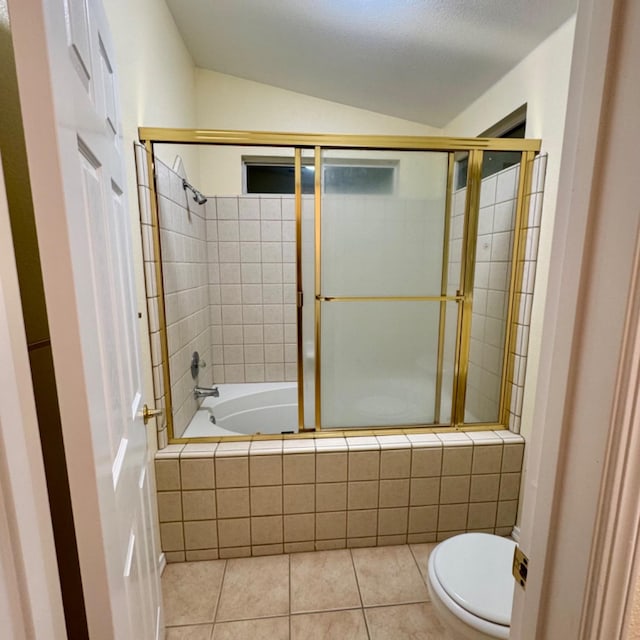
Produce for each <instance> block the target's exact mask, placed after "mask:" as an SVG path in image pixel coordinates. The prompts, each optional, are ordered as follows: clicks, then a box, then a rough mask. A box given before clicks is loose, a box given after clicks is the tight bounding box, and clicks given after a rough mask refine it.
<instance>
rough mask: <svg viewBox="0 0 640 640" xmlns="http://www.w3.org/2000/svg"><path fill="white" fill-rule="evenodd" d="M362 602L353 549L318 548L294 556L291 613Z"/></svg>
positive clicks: (352, 606) (350, 605)
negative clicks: (311, 551) (352, 555)
mask: <svg viewBox="0 0 640 640" xmlns="http://www.w3.org/2000/svg"><path fill="white" fill-rule="evenodd" d="M360 606H361V602H360V594H359V593H358V584H357V582H356V574H355V572H354V570H353V561H352V560H351V552H350V551H347V550H340V551H315V552H313V553H298V554H296V555H293V556H291V613H306V612H311V611H329V610H334V609H351V608H355V607H360Z"/></svg>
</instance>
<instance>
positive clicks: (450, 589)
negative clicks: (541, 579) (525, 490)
mask: <svg viewBox="0 0 640 640" xmlns="http://www.w3.org/2000/svg"><path fill="white" fill-rule="evenodd" d="M515 546H516V543H515V542H514V541H513V540H511V539H510V538H501V537H500V536H495V535H491V534H488V533H463V534H461V535H458V536H454V537H453V538H449V539H448V540H445V541H444V542H441V543H440V544H439V545H438V546H437V547H435V549H434V550H433V551H432V552H431V555H430V557H429V572H428V579H427V587H428V589H429V594H430V596H431V601H432V602H433V605H434V607H435V609H436V612H437V613H438V616H439V618H440V619H441V621H442V622H443V624H445V625H446V626H448V627H449V628H450V629H452V630H453V631H455V632H456V633H458V634H460V635H462V636H463V637H465V638H468V639H469V640H484V639H487V640H493V639H495V638H509V629H510V626H511V607H512V605H513V590H514V587H515V580H514V578H513V576H512V575H511V567H512V563H513V552H514V549H515Z"/></svg>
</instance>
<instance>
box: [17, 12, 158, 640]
mask: <svg viewBox="0 0 640 640" xmlns="http://www.w3.org/2000/svg"><path fill="white" fill-rule="evenodd" d="M9 12H10V14H9V15H10V20H11V26H12V35H13V40H14V47H15V53H16V66H17V70H18V82H19V88H20V97H21V102H22V111H23V119H24V127H25V138H26V141H27V153H28V156H29V170H30V175H31V183H32V185H31V186H32V191H33V198H34V208H35V214H36V227H37V232H38V240H39V244H40V249H41V260H42V269H43V277H44V284H45V296H46V298H47V310H48V314H49V322H50V331H51V342H52V349H53V357H54V366H55V370H56V382H57V387H58V397H59V401H60V412H61V418H62V425H63V427H62V428H63V438H64V444H65V456H66V462H67V468H68V473H69V485H70V492H71V500H72V506H73V512H74V522H75V528H76V537H77V545H78V554H79V560H80V571H81V575H82V582H83V593H84V600H85V607H86V611H87V622H88V625H89V633H90V637H91V638H92V639H93V638H119V639H120V638H121V639H123V640H124V639H126V640H129V639H136V640H137V639H147V638H149V639H152V638H159V637H160V635H161V632H162V615H161V613H162V612H161V607H160V588H159V578H158V571H157V557H158V556H157V552H156V540H155V537H154V527H153V525H152V517H153V514H154V508H153V504H152V500H153V491H152V489H153V480H152V478H151V477H150V473H149V472H148V464H149V461H148V450H147V441H146V432H145V427H144V425H143V421H142V419H141V417H140V411H141V409H142V406H143V398H142V392H141V377H140V371H141V364H140V360H139V358H140V355H139V353H140V352H139V348H138V347H139V342H138V341H139V336H138V335H137V322H138V320H137V318H138V314H137V309H136V295H135V290H134V273H133V265H132V259H131V255H132V253H131V237H130V236H131V233H130V226H131V225H130V217H129V213H128V211H127V195H126V192H125V191H126V188H127V186H126V184H125V176H124V163H123V158H122V153H123V152H126V153H132V149H129V148H127V149H123V148H122V141H121V138H120V119H119V114H118V109H117V96H116V91H117V80H116V77H115V74H114V66H113V65H114V60H115V55H114V52H113V50H112V46H111V38H110V36H109V31H108V28H107V22H106V18H105V16H104V13H103V7H102V5H101V3H100V0H9Z"/></svg>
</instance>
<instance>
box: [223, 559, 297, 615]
mask: <svg viewBox="0 0 640 640" xmlns="http://www.w3.org/2000/svg"><path fill="white" fill-rule="evenodd" d="M288 613H289V556H286V555H283V556H266V557H260V558H241V559H237V560H228V561H227V570H226V571H225V575H224V582H223V584H222V593H221V594H220V604H219V605H218V614H217V616H216V622H224V621H228V620H248V619H250V618H260V617H267V616H281V615H287V614H288Z"/></svg>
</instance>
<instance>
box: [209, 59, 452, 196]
mask: <svg viewBox="0 0 640 640" xmlns="http://www.w3.org/2000/svg"><path fill="white" fill-rule="evenodd" d="M196 91H197V122H198V126H199V127H201V128H204V129H237V130H243V131H244V130H251V131H285V132H295V133H353V134H375V135H411V136H435V135H441V130H440V129H436V128H435V127H430V126H428V125H425V124H420V123H417V122H410V121H409V120H402V119H400V118H394V117H391V116H386V115H383V114H380V113H375V112H373V111H367V110H366V109H358V108H356V107H349V106H346V105H343V104H338V103H337V102H330V101H328V100H321V99H319V98H312V97H311V96H307V95H303V94H301V93H294V92H293V91H286V90H284V89H279V88H278V87H272V86H269V85H266V84H261V83H259V82H252V81H250V80H243V79H241V78H236V77H234V76H229V75H225V74H222V73H216V72H215V71H207V70H205V69H196ZM263 153H264V154H267V155H283V156H289V155H291V153H292V152H291V150H288V151H284V150H283V151H282V152H280V153H279V152H278V150H277V149H270V150H267V151H265V150H260V149H259V148H258V149H256V148H248V147H247V148H244V149H242V150H240V149H237V148H236V149H233V148H231V147H226V148H224V147H223V148H218V149H213V148H211V147H209V148H204V147H203V148H202V150H201V161H200V171H201V173H200V183H199V188H200V190H201V191H203V192H205V193H208V194H212V195H213V194H215V195H237V194H239V193H241V192H242V191H241V186H242V182H241V177H242V174H241V158H240V156H241V155H242V154H245V155H260V154H263ZM334 155H336V154H334Z"/></svg>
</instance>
